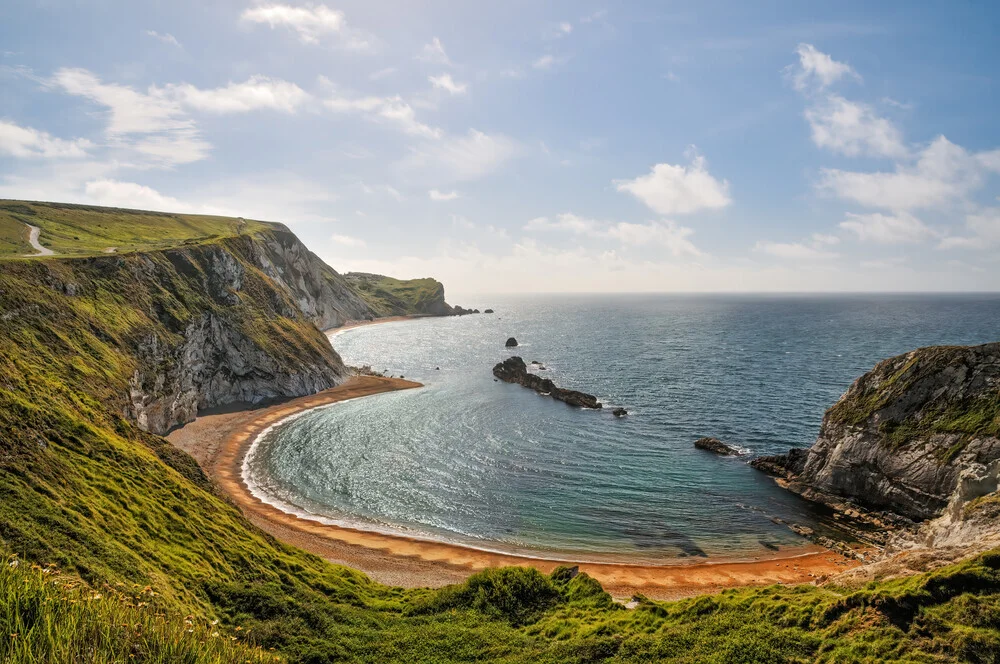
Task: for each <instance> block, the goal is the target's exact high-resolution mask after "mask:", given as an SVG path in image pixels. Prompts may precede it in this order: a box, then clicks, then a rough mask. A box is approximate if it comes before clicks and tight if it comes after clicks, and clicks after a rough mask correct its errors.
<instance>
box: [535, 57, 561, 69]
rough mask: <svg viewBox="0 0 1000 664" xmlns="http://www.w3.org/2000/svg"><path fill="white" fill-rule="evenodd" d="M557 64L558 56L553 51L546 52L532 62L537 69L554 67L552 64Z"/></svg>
mask: <svg viewBox="0 0 1000 664" xmlns="http://www.w3.org/2000/svg"><path fill="white" fill-rule="evenodd" d="M555 64H556V57H555V56H554V55H552V54H551V53H546V54H545V55H543V56H541V57H540V58H538V59H536V60H535V61H534V62H532V63H531V66H532V67H534V68H535V69H552V66H553V65H555Z"/></svg>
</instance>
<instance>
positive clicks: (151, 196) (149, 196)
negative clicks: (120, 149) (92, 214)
mask: <svg viewBox="0 0 1000 664" xmlns="http://www.w3.org/2000/svg"><path fill="white" fill-rule="evenodd" d="M84 191H85V193H86V196H87V198H88V199H89V200H90V201H93V202H94V203H96V204H97V205H108V206H111V207H124V208H135V209H137V210H156V211H160V212H178V211H180V210H182V209H184V205H183V204H182V203H181V202H180V201H179V200H177V199H176V198H171V197H170V196H164V195H163V194H161V193H160V192H158V191H156V190H155V189H151V188H149V187H146V186H144V185H141V184H136V183H135V182H119V181H117V180H95V181H93V182H88V183H87V184H86V185H85V187H84Z"/></svg>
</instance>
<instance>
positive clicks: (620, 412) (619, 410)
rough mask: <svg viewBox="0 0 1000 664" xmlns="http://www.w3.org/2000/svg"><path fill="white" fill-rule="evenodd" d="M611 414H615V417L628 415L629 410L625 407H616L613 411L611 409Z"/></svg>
mask: <svg viewBox="0 0 1000 664" xmlns="http://www.w3.org/2000/svg"><path fill="white" fill-rule="evenodd" d="M611 414H612V415H614V416H615V417H625V416H626V415H628V411H627V410H625V409H624V408H615V409H614V410H613V411H611Z"/></svg>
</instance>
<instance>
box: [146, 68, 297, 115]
mask: <svg viewBox="0 0 1000 664" xmlns="http://www.w3.org/2000/svg"><path fill="white" fill-rule="evenodd" d="M150 94H152V95H153V96H156V97H162V98H165V99H171V100H174V101H176V102H178V103H179V104H181V105H183V106H185V107H187V108H192V109H195V110H199V111H205V112H208V113H218V114H224V113H246V112H248V111H253V110H257V109H269V110H275V111H283V112H285V113H294V112H295V111H296V110H297V109H298V108H299V107H301V106H302V105H303V104H305V103H306V102H308V101H309V100H310V99H311V96H310V95H309V93H308V92H306V91H305V90H303V89H302V88H300V87H299V86H297V85H295V84H294V83H289V82H288V81H283V80H281V79H273V78H269V77H267V76H251V77H250V78H249V79H247V81H245V82H243V83H230V84H229V85H227V86H226V87H222V88H213V89H209V90H201V89H199V88H196V87H195V86H193V85H191V84H190V83H182V84H179V85H167V86H165V87H163V88H151V89H150Z"/></svg>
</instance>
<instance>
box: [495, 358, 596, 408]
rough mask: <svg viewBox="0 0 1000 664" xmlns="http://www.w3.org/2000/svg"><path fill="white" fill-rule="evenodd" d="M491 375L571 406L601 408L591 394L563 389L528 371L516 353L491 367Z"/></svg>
mask: <svg viewBox="0 0 1000 664" xmlns="http://www.w3.org/2000/svg"><path fill="white" fill-rule="evenodd" d="M493 375H494V376H496V377H497V378H499V379H500V380H502V381H504V382H507V383H517V384H518V385H523V386H524V387H527V388H529V389H532V390H534V391H536V392H538V393H539V394H547V395H549V396H550V397H552V398H553V399H557V400H559V401H562V402H564V403H568V404H569V405H571V406H577V407H579V408H602V407H603V406H602V404H601V402H600V401H598V400H597V397H595V396H594V395H592V394H587V393H586V392H578V391H576V390H564V389H563V388H561V387H558V386H556V384H555V383H553V382H552V381H551V380H550V379H548V378H541V377H540V376H536V375H534V374H531V373H528V366H527V365H526V364H525V363H524V360H522V359H521V358H520V357H517V356H516V355H515V356H513V357H508V358H507V359H506V360H504V361H503V362H501V363H499V364H497V365H496V366H495V367H493Z"/></svg>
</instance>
